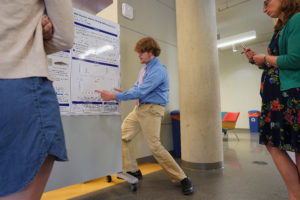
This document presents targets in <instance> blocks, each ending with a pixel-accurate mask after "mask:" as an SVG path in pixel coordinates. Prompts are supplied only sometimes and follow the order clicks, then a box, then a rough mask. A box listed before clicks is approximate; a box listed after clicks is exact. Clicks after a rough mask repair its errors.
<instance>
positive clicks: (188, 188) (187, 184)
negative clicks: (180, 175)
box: [180, 177, 194, 195]
mask: <svg viewBox="0 0 300 200" xmlns="http://www.w3.org/2000/svg"><path fill="white" fill-rule="evenodd" d="M180 183H181V186H182V192H183V194H184V195H189V194H192V193H193V192H194V186H193V184H192V182H191V179H190V178H189V177H186V178H185V179H183V180H182V181H180Z"/></svg>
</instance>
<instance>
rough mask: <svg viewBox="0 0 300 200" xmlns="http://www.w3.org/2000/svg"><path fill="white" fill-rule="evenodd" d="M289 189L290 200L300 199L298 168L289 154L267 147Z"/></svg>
mask: <svg viewBox="0 0 300 200" xmlns="http://www.w3.org/2000/svg"><path fill="white" fill-rule="evenodd" d="M266 147H267V149H268V151H269V152H270V154H271V156H272V158H273V161H274V163H275V165H276V167H277V169H278V171H279V173H280V175H281V177H282V178H283V180H284V182H285V185H286V187H287V190H288V193H289V198H290V200H297V199H298V200H299V199H300V181H299V173H298V168H297V166H296V165H295V163H294V162H293V161H292V159H291V158H290V156H289V155H288V154H287V152H285V151H282V150H280V149H279V148H276V147H271V146H269V145H267V146H266ZM298 157H299V156H298Z"/></svg>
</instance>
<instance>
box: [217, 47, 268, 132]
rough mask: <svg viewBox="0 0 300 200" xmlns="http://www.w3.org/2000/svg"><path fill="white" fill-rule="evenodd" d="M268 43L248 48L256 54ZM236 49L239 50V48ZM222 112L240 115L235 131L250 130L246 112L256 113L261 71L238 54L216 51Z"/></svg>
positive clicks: (258, 107) (259, 102)
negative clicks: (253, 111) (217, 54)
mask: <svg viewBox="0 0 300 200" xmlns="http://www.w3.org/2000/svg"><path fill="white" fill-rule="evenodd" d="M267 45H268V42H267V41H266V42H263V43H259V44H254V45H251V46H248V47H250V48H252V49H253V50H254V51H256V53H267V51H266V49H267ZM239 49H241V48H240V47H239ZM219 69H220V84H221V85H220V90H221V110H222V111H226V112H240V117H239V119H238V121H237V125H236V128H249V120H248V111H249V110H259V111H260V106H261V98H260V95H259V89H260V81H261V74H262V70H260V69H258V68H257V67H256V65H252V64H250V63H248V60H247V59H246V57H245V56H244V55H241V51H238V52H236V53H233V52H232V49H227V50H219Z"/></svg>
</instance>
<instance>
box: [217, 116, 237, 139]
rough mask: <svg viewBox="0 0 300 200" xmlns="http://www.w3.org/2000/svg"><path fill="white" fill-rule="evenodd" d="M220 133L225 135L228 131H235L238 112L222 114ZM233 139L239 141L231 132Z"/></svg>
mask: <svg viewBox="0 0 300 200" xmlns="http://www.w3.org/2000/svg"><path fill="white" fill-rule="evenodd" d="M221 114H222V115H221V116H222V132H223V133H224V135H226V134H227V131H228V130H233V129H235V125H236V122H237V120H238V118H239V115H240V112H222V113H221ZM233 133H234V135H235V137H236V138H237V139H238V140H240V139H239V137H238V135H237V134H236V133H235V132H233Z"/></svg>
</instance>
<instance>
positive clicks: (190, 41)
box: [176, 0, 223, 169]
mask: <svg viewBox="0 0 300 200" xmlns="http://www.w3.org/2000/svg"><path fill="white" fill-rule="evenodd" d="M176 20H177V22H176V23H177V44H178V46H177V48H178V70H179V95H180V125H181V158H182V165H183V166H184V167H188V168H196V169H197V168H198V169H217V168H221V167H223V143H222V131H221V109H220V107H221V106H220V87H219V70H218V51H217V28H216V9H215V1H212V0H176Z"/></svg>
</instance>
